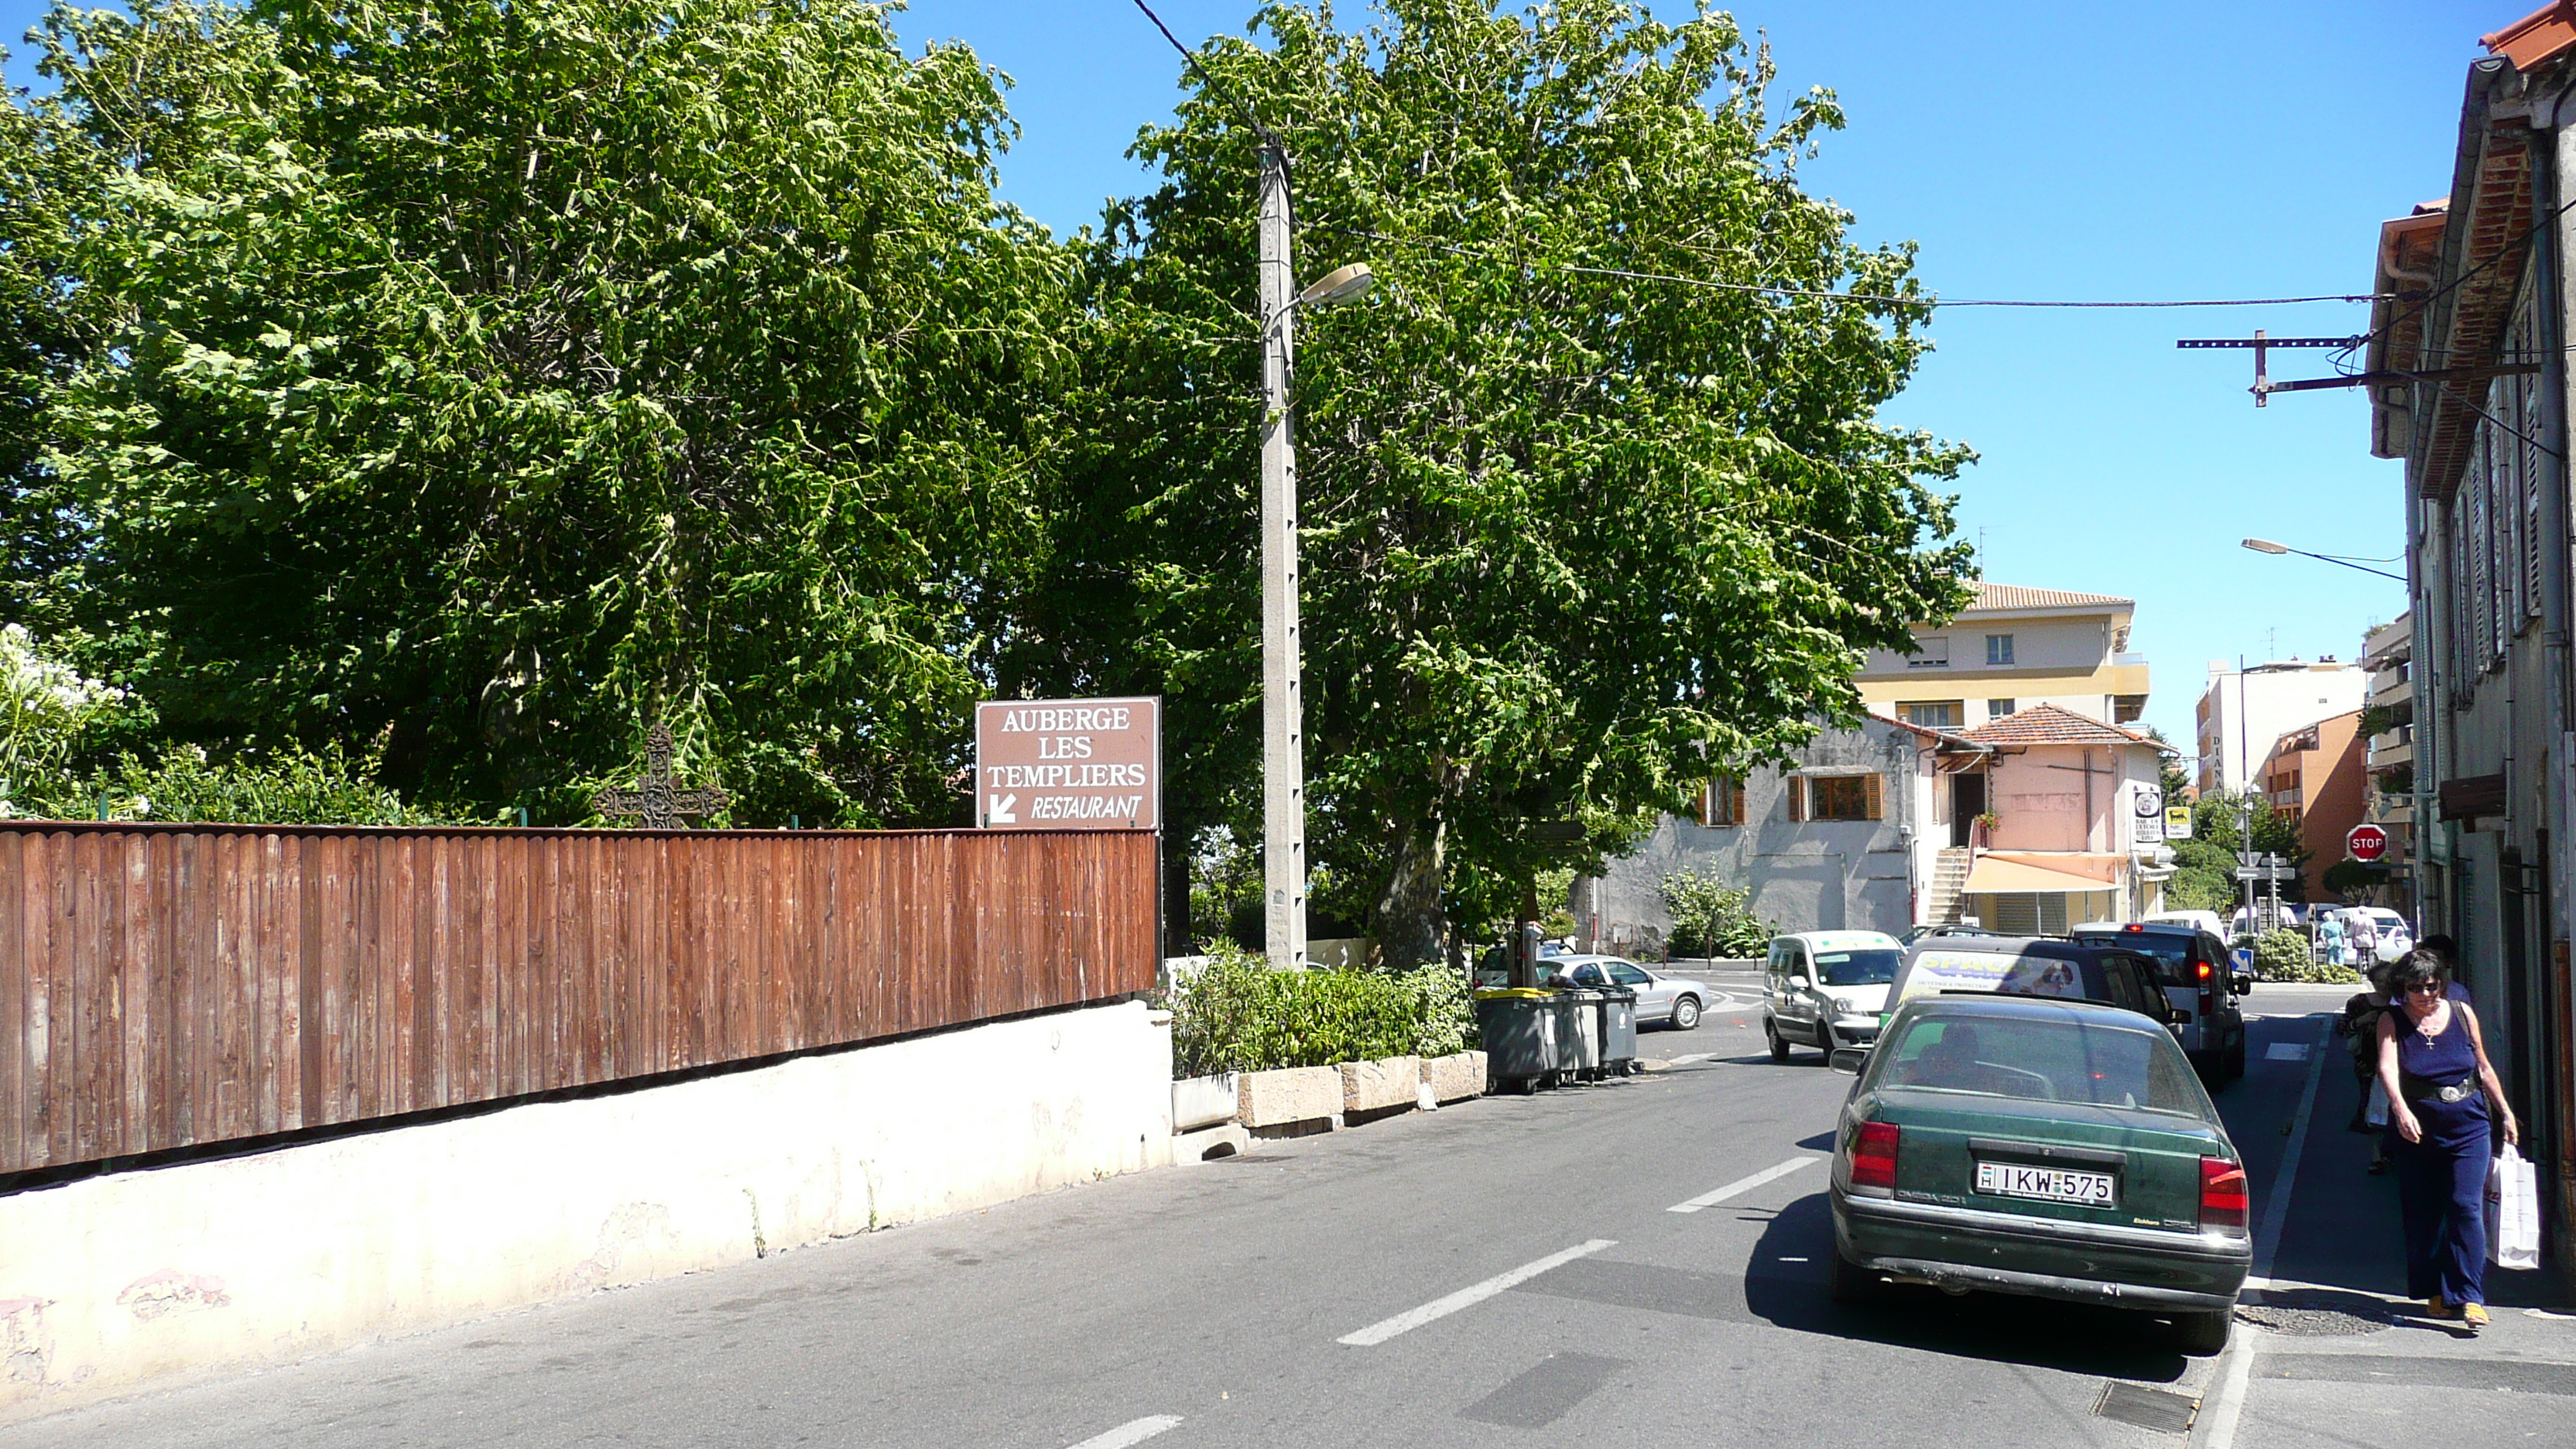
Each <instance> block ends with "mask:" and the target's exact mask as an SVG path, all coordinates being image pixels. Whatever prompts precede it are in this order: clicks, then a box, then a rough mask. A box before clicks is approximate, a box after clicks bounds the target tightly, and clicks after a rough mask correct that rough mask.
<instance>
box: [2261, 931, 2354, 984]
mask: <svg viewBox="0 0 2576 1449" xmlns="http://www.w3.org/2000/svg"><path fill="white" fill-rule="evenodd" d="M2254 974H2255V975H2257V976H2260V977H2262V978H2263V979H2264V980H2266V981H2306V982H2314V983H2318V984H2321V985H2329V986H2357V985H2359V984H2360V983H2361V973H2360V972H2358V971H2355V970H2353V969H2352V968H2351V967H2349V966H2330V965H2327V964H2326V963H2325V962H2322V961H2319V960H2317V959H2316V955H2315V953H2314V952H2312V951H2310V950H2309V949H2308V938H2307V937H2305V936H2303V935H2301V934H2299V933H2298V932H2296V931H2290V930H2281V931H2267V932H2265V933H2264V934H2263V935H2262V936H2261V937H2259V938H2257V939H2256V940H2255V942H2254Z"/></svg>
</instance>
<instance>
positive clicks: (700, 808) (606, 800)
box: [590, 721, 733, 830]
mask: <svg viewBox="0 0 2576 1449" xmlns="http://www.w3.org/2000/svg"><path fill="white" fill-rule="evenodd" d="M732 803H733V797H732V796H730V795H728V794H726V793H725V792H724V791H722V790H718V789H715V788H714V787H712V786H709V787H706V788H703V789H696V790H683V789H680V788H678V787H677V786H675V785H674V784H673V783H672V782H671V727H670V726H669V725H666V724H662V723H660V722H659V721H656V722H655V723H654V725H653V729H652V731H651V733H649V734H647V735H646V736H645V737H644V778H643V780H642V781H640V782H639V783H638V785H637V787H636V788H635V789H632V790H624V789H609V790H602V791H600V792H599V793H598V794H596V795H593V796H592V797H591V798H590V808H591V809H593V810H595V811H597V812H599V813H600V814H602V815H638V816H642V817H643V818H642V819H641V820H640V821H638V822H637V824H638V825H639V826H641V828H643V829H646V830H678V829H680V828H681V827H682V825H683V824H684V823H685V822H683V821H682V820H681V818H680V817H682V816H684V815H713V814H715V813H717V812H718V811H720V810H722V809H724V808H725V807H726V806H727V805H730V804H732Z"/></svg>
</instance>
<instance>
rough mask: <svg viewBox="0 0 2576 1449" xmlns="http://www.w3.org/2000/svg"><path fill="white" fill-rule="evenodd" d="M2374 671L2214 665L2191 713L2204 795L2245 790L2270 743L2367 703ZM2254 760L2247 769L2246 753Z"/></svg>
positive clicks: (2289, 663) (2328, 664)
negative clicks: (2371, 675) (2219, 791)
mask: <svg viewBox="0 0 2576 1449" xmlns="http://www.w3.org/2000/svg"><path fill="white" fill-rule="evenodd" d="M2369 698H2370V672H2369V671H2368V670H2366V669H2363V668H2362V667H2361V666H2360V665H2358V664H2344V663H2338V662H2337V661H2335V660H2333V659H2317V660H2305V659H2286V660H2278V661H2275V662H2272V663H2268V664H2255V665H2249V666H2247V667H2246V668H2244V669H2242V670H2236V669H2230V668H2228V667H2227V666H2226V665H2225V664H2224V663H2221V662H2219V661H2217V660H2212V661H2210V665H2209V680H2208V682H2207V683H2206V684H2205V685H2203V686H2202V687H2201V691H2200V705H2199V707H2198V708H2197V709H2196V710H2194V711H2193V732H2194V734H2195V736H2196V739H2195V740H2194V746H2195V751H2196V753H2197V754H2198V756H2199V770H2198V774H2197V776H2196V778H2195V781H2194V783H2196V784H2197V785H2199V787H2200V790H2201V793H2202V794H2208V793H2209V792H2211V791H2213V790H2236V789H2241V788H2243V786H2244V784H2245V782H2246V780H2247V779H2249V778H2251V777H2252V775H2253V774H2254V773H2255V771H2256V769H2257V768H2259V767H2260V766H2261V764H2262V763H2263V757H2264V755H2265V754H2267V753H2269V752H2270V750H2271V748H2272V742H2273V741H2275V740H2277V739H2279V738H2280V737H2281V736H2283V735H2285V734H2288V733H2289V732H2290V731H2292V730H2300V729H2306V728H2307V727H2308V726H2310V725H2312V724H2315V723H2316V722H2317V721H2319V720H2322V719H2330V718H2332V717H2333V716H2335V715H2339V714H2346V713H2349V712H2351V711H2353V710H2356V709H2359V708H2361V707H2362V706H2363V705H2364V704H2366V703H2368V702H2369ZM2249 751H2250V752H2251V754H2252V761H2251V764H2250V765H2249V763H2248V760H2247V754H2248V752H2249Z"/></svg>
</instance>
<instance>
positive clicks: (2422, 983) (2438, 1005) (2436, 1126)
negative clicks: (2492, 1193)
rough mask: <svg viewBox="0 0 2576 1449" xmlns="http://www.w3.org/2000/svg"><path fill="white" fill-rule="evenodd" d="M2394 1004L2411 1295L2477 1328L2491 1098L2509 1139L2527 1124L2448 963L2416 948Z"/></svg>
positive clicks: (2391, 1146)
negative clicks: (2455, 990)
mask: <svg viewBox="0 0 2576 1449" xmlns="http://www.w3.org/2000/svg"><path fill="white" fill-rule="evenodd" d="M2390 976H2391V980H2390V984H2391V986H2393V987H2394V988H2395V989H2394V990H2393V991H2392V992H2391V993H2390V995H2391V997H2392V998H2393V999H2394V1003H2395V1008H2396V1009H2393V1010H2391V1011H2389V1012H2387V1013H2386V1014H2384V1015H2382V1016H2381V1017H2380V1019H2379V1081H2380V1085H2381V1087H2383V1088H2384V1089H2385V1090H2386V1091H2387V1093H2388V1134H2387V1140H2388V1151H2389V1156H2391V1157H2392V1158H2394V1159H2396V1162H2397V1201H2398V1206H2399V1208H2400V1209H2401V1211H2402V1212H2403V1214H2404V1217H2405V1224H2406V1296H2407V1297H2409V1298H2421V1299H2423V1300H2424V1311H2425V1313H2426V1315H2427V1316H2429V1317H2432V1318H2440V1319H2457V1320H2460V1321H2462V1322H2464V1323H2466V1324H2467V1325H2468V1327H2469V1331H2470V1332H2472V1333H2474V1332H2476V1331H2477V1330H2479V1329H2481V1328H2484V1327H2485V1326H2486V1322H2487V1310H2486V1296H2487V1295H2486V1269H2487V1225H2486V1196H2487V1166H2488V1163H2489V1161H2490V1160H2491V1159H2492V1158H2493V1157H2494V1155H2495V1153H2494V1147H2493V1140H2492V1138H2491V1136H2490V1135H2489V1127H2488V1115H2487V1114H2488V1106H2487V1104H2488V1103H2489V1102H2493V1103H2494V1104H2495V1114H2496V1117H2497V1119H2498V1120H2500V1121H2501V1122H2502V1123H2503V1124H2504V1140H2505V1141H2507V1142H2514V1143H2519V1142H2520V1141H2521V1140H2522V1128H2521V1126H2520V1124H2518V1123H2516V1122H2515V1121H2514V1117H2513V1108H2512V1106H2511V1105H2509V1104H2508V1103H2507V1102H2506V1101H2505V1099H2504V1088H2503V1087H2502V1086H2501V1085H2499V1084H2498V1083H2497V1081H2496V1074H2495V1067H2494V1065H2493V1064H2491V1063H2490V1062H2489V1061H2488V1060H2487V1047H2486V1040H2485V1038H2484V1037H2483V1036H2481V1035H2480V1034H2479V1031H2478V1016H2477V1013H2476V1012H2475V1011H2473V1010H2471V1009H2470V1007H2469V1004H2468V1003H2467V1002H2464V1001H2454V1000H2452V999H2451V998H2450V996H2449V994H2448V988H2449V986H2450V972H2449V970H2448V969H2447V968H2446V967H2445V966H2444V965H2443V962H2442V958H2441V957H2439V956H2437V955H2435V954H2434V953H2432V952H2430V951H2424V950H2416V951H2410V952H2408V953H2407V954H2406V956H2405V958H2404V959H2403V960H2401V961H2399V962H2398V963H2397V966H2396V968H2395V970H2393V971H2392V972H2391V973H2390Z"/></svg>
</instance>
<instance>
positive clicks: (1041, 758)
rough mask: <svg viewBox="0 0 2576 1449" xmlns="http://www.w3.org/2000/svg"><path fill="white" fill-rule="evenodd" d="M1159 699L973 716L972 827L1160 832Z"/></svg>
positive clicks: (1005, 707) (1025, 704)
mask: <svg viewBox="0 0 2576 1449" xmlns="http://www.w3.org/2000/svg"><path fill="white" fill-rule="evenodd" d="M1162 704H1163V702H1162V701H1161V700H1160V699H1156V698H1152V697H1145V698H1137V699H998V700H992V701H988V702H986V703H983V704H979V705H977V706H975V823H976V824H977V825H981V826H986V827H991V828H1000V829H1012V830H1084V829H1091V830H1098V829H1102V828H1107V827H1122V828H1123V827H1126V826H1137V827H1141V828H1145V829H1153V828H1156V827H1159V826H1160V825H1161V824H1162V823H1163V730H1162Z"/></svg>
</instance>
